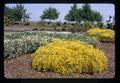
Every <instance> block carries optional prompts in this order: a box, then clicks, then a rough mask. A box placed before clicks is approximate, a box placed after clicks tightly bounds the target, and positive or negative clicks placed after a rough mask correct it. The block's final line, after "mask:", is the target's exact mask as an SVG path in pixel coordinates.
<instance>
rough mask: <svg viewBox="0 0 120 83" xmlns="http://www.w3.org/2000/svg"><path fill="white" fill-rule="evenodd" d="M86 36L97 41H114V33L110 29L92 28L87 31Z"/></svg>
mask: <svg viewBox="0 0 120 83" xmlns="http://www.w3.org/2000/svg"><path fill="white" fill-rule="evenodd" d="M87 35H88V36H90V37H93V38H96V39H98V40H99V41H102V40H106V41H114V40H115V32H114V31H113V30H110V29H100V28H93V29H90V30H88V31H87Z"/></svg>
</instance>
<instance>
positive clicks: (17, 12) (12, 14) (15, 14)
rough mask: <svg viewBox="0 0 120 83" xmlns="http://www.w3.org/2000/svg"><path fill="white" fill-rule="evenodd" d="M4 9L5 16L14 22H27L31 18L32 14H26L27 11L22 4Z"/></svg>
mask: <svg viewBox="0 0 120 83" xmlns="http://www.w3.org/2000/svg"><path fill="white" fill-rule="evenodd" d="M4 9H5V10H4V15H5V16H7V17H9V18H10V19H12V20H14V21H21V20H22V19H23V20H25V19H28V18H30V14H29V13H26V11H27V10H26V9H25V8H24V5H22V4H16V6H15V7H13V8H9V7H7V6H5V7H4Z"/></svg>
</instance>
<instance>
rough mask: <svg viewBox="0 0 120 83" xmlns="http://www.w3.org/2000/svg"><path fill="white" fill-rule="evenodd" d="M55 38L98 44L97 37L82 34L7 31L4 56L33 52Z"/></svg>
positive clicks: (10, 56)
mask: <svg viewBox="0 0 120 83" xmlns="http://www.w3.org/2000/svg"><path fill="white" fill-rule="evenodd" d="M53 38H59V39H62V40H80V41H84V42H87V43H89V44H92V45H94V46H97V44H98V42H97V41H96V40H95V39H92V38H90V37H87V36H84V35H82V34H72V33H71V34H63V33H59V34H55V33H45V32H9V33H7V32H5V34H4V56H5V57H9V58H14V57H16V56H19V55H22V54H27V53H33V52H35V50H37V48H38V47H41V46H43V45H44V44H46V43H47V42H50V41H51V40H52V39H53Z"/></svg>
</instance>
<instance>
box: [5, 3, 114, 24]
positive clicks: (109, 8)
mask: <svg viewBox="0 0 120 83" xmlns="http://www.w3.org/2000/svg"><path fill="white" fill-rule="evenodd" d="M72 5H73V4H24V7H25V9H27V13H31V15H30V17H31V19H30V21H39V20H40V16H41V15H42V13H43V10H45V9H46V8H48V7H54V8H56V9H58V11H59V12H60V15H59V18H58V19H57V21H62V22H64V21H65V20H64V16H65V15H66V14H67V13H68V11H69V10H70V8H71V6H72ZM82 5H83V4H77V6H78V8H81V7H82ZM90 5H91V8H92V10H95V11H98V12H100V13H101V14H102V15H103V22H105V21H106V19H107V18H108V16H109V15H111V16H113V15H115V7H114V5H113V4H90ZM6 6H9V7H14V6H16V4H6Z"/></svg>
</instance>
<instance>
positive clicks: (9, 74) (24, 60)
mask: <svg viewBox="0 0 120 83" xmlns="http://www.w3.org/2000/svg"><path fill="white" fill-rule="evenodd" d="M99 48H100V49H101V50H103V51H104V52H105V54H106V55H107V57H108V60H109V63H108V65H109V67H108V69H107V70H105V71H103V72H102V73H99V74H93V75H91V74H75V75H72V76H64V75H62V74H59V73H54V72H38V71H35V70H33V69H32V68H31V62H32V59H31V54H27V55H21V56H20V57H17V58H14V59H11V60H10V59H5V60H4V75H5V77H6V78H13V79H15V78H23V79H24V78H39V79H40V78H103V79H104V78H114V77H115V44H114V43H100V45H99Z"/></svg>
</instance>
